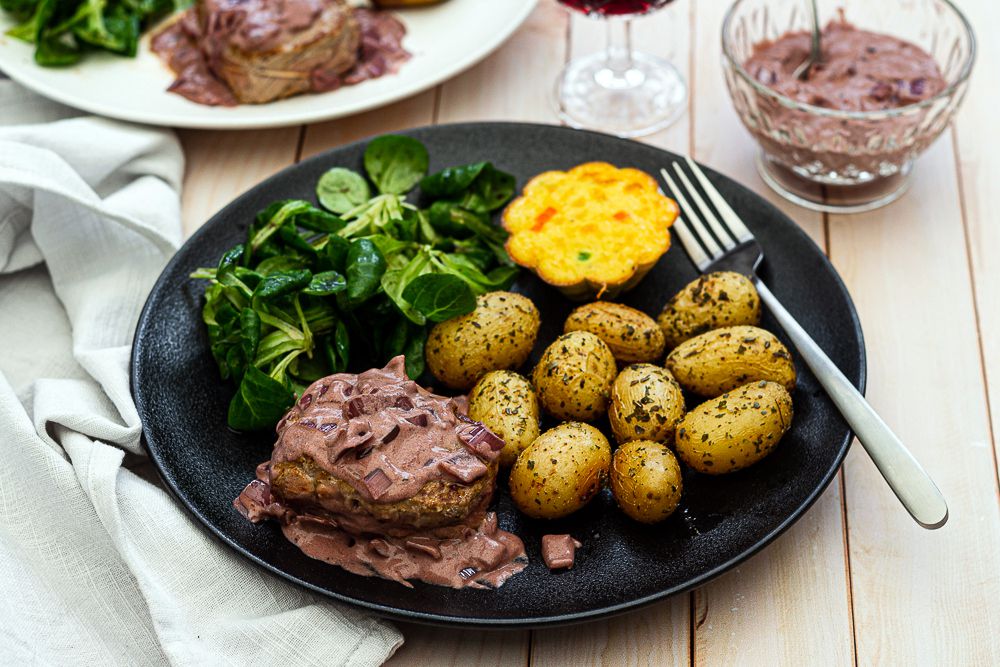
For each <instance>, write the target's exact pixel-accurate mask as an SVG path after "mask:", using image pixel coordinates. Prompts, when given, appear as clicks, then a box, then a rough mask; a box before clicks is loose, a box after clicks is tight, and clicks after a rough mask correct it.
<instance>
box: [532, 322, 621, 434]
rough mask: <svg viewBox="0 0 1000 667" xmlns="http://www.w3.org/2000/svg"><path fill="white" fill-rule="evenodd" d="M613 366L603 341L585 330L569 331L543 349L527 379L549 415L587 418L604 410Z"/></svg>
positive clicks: (612, 377)
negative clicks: (533, 386)
mask: <svg viewBox="0 0 1000 667" xmlns="http://www.w3.org/2000/svg"><path fill="white" fill-rule="evenodd" d="M617 370H618V367H617V366H616V365H615V357H614V355H613V354H611V350H610V349H609V348H608V346H607V345H605V344H604V341H602V340H601V339H600V338H598V337H597V336H595V335H594V334H592V333H590V332H589V331H571V332H570V333H567V334H563V335H562V336H559V338H556V339H555V341H553V343H552V344H551V345H549V346H548V347H547V348H546V349H545V352H543V353H542V358H541V359H539V360H538V365H537V366H535V368H534V370H533V371H532V373H531V383H532V384H533V385H535V391H537V392H538V400H539V402H540V403H541V404H542V408H543V409H544V410H545V411H546V412H548V413H549V414H550V415H552V416H553V417H556V418H557V419H565V420H580V421H591V420H593V419H597V418H598V417H600V416H601V415H603V414H604V413H605V412H606V411H607V409H608V399H609V398H610V396H611V383H612V382H613V381H614V379H615V374H616V372H617Z"/></svg>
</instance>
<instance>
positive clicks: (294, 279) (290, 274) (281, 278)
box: [253, 269, 312, 301]
mask: <svg viewBox="0 0 1000 667" xmlns="http://www.w3.org/2000/svg"><path fill="white" fill-rule="evenodd" d="M310 280H312V272H311V271H310V270H309V269H292V270H290V271H278V272H275V273H272V274H270V275H268V276H265V277H264V279H263V280H261V281H260V284H259V285H257V289H255V290H254V292H253V298H254V300H255V301H256V300H258V299H260V300H264V301H267V300H270V299H276V298H278V297H281V296H288V295H289V294H294V293H295V292H298V291H299V290H301V289H302V288H303V287H305V286H306V285H308V284H309V281H310Z"/></svg>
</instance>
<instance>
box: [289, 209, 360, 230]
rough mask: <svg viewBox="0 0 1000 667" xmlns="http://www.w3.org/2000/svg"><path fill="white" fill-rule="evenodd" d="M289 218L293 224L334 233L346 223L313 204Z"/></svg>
mask: <svg viewBox="0 0 1000 667" xmlns="http://www.w3.org/2000/svg"><path fill="white" fill-rule="evenodd" d="M290 219H291V222H292V224H293V225H296V226H298V227H302V228H303V229H309V230H312V231H314V232H322V233H324V234H336V233H337V232H339V231H340V230H341V229H343V228H344V227H345V226H346V225H347V223H346V222H344V221H343V220H341V219H340V218H339V217H337V216H335V215H333V214H332V213H327V212H326V211H323V210H321V209H318V208H316V207H315V206H310V207H309V208H308V209H306V210H304V211H300V212H299V213H296V214H295V215H293V216H292V217H291V218H290Z"/></svg>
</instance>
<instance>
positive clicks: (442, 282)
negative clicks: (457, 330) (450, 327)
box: [403, 273, 476, 322]
mask: <svg viewBox="0 0 1000 667" xmlns="http://www.w3.org/2000/svg"><path fill="white" fill-rule="evenodd" d="M403 298H404V299H406V300H407V301H408V302H409V303H411V304H412V305H413V307H414V308H416V309H417V310H418V311H420V312H421V313H423V315H424V317H426V318H427V319H428V320H430V321H431V322H444V321H445V320H450V319H451V318H453V317H458V316H459V315H465V314H466V313H471V312H472V311H473V310H475V309H476V296H475V295H474V294H473V293H472V290H471V289H470V288H469V285H468V284H466V282H465V281H464V280H462V279H461V278H459V277H457V276H455V275H449V274H443V273H429V274H426V275H422V276H418V277H417V278H414V279H413V280H412V281H410V284H409V285H407V286H406V289H404V290H403Z"/></svg>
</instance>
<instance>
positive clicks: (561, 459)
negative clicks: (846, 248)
mask: <svg viewBox="0 0 1000 667" xmlns="http://www.w3.org/2000/svg"><path fill="white" fill-rule="evenodd" d="M610 465H611V445H610V444H609V443H608V439H607V438H605V437H604V434H602V433H601V432H600V431H598V430H597V429H596V428H594V427H593V426H591V425H589V424H581V423H580V422H566V423H564V424H560V425H559V426H556V427H555V428H553V429H549V430H548V431H546V432H545V433H543V434H541V435H540V436H538V438H537V439H536V440H535V441H534V442H533V443H531V445H530V446H529V447H528V448H527V449H526V450H524V451H523V452H521V454H520V455H519V456H518V457H517V461H515V462H514V467H513V468H512V469H511V471H510V497H511V498H512V499H513V500H514V504H515V505H517V508H518V509H519V510H521V511H522V512H524V513H525V514H527V515H528V516H530V517H534V518H536V519H558V518H559V517H563V516H566V515H567V514H572V513H573V512H575V511H577V510H578V509H580V508H581V507H583V506H584V505H586V504H587V503H588V502H590V499H591V498H593V497H594V496H595V495H596V494H597V492H598V491H600V490H601V487H602V486H604V482H605V480H606V479H607V477H608V468H609V467H610Z"/></svg>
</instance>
